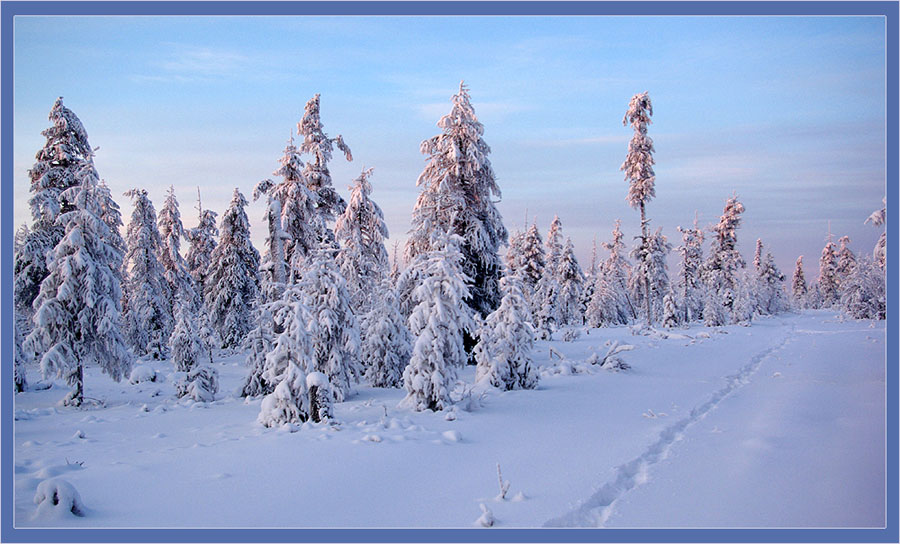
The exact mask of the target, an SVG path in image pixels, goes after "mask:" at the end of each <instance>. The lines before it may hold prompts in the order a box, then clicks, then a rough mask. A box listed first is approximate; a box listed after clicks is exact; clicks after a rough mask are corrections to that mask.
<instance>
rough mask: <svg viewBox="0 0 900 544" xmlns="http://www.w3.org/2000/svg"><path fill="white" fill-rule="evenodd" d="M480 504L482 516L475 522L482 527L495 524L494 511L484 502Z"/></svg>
mask: <svg viewBox="0 0 900 544" xmlns="http://www.w3.org/2000/svg"><path fill="white" fill-rule="evenodd" d="M478 506H480V507H481V517H479V518H478V519H477V520H475V524H476V525H480V526H481V527H492V526H493V525H494V513H493V512H491V510H490V509H489V508H488V507H487V506H485V505H484V503H481V504H479V505H478Z"/></svg>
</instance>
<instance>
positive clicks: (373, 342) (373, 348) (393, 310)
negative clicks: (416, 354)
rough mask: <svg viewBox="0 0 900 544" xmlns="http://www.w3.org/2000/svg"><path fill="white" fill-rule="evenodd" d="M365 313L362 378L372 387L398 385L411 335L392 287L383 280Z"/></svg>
mask: <svg viewBox="0 0 900 544" xmlns="http://www.w3.org/2000/svg"><path fill="white" fill-rule="evenodd" d="M378 293H379V296H378V298H377V300H376V301H375V304H374V305H373V307H372V310H371V311H370V312H369V313H368V314H367V315H366V318H365V320H364V322H365V333H364V334H363V342H362V349H361V350H360V356H361V362H362V365H363V368H364V369H365V376H366V381H367V382H369V384H370V385H372V386H373V387H400V385H401V379H402V377H403V369H404V368H406V365H407V364H409V358H410V352H411V350H412V335H410V333H409V329H407V328H406V323H404V319H403V316H402V315H401V314H400V308H399V306H398V304H397V297H396V296H395V295H394V290H393V289H392V288H391V286H390V285H389V284H388V283H387V282H386V281H384V282H383V283H382V285H381V288H380V289H379V291H378Z"/></svg>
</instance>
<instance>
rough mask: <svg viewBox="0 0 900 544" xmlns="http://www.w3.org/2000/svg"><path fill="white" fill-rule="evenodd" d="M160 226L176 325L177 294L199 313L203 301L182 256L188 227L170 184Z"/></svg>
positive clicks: (162, 257) (162, 256)
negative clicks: (183, 222)
mask: <svg viewBox="0 0 900 544" xmlns="http://www.w3.org/2000/svg"><path fill="white" fill-rule="evenodd" d="M157 225H158V226H159V234H160V238H161V242H162V243H161V245H160V248H159V262H160V264H161V265H162V268H163V274H164V276H165V278H166V287H167V289H166V292H165V296H166V297H167V300H166V304H167V306H166V310H167V312H168V313H169V315H171V316H172V324H173V327H174V324H175V320H176V318H175V308H176V301H175V299H176V298H177V297H179V296H180V297H182V298H183V299H184V303H185V304H187V305H188V307H189V308H190V311H192V312H196V311H197V310H198V309H199V308H200V305H201V303H202V301H201V299H200V297H199V295H198V294H197V292H196V291H195V290H194V282H193V279H192V278H191V276H190V274H189V273H188V269H187V263H186V262H185V260H184V257H182V256H181V239H182V238H185V230H184V225H183V224H182V222H181V212H179V211H178V199H177V198H175V187H174V186H169V191H168V192H167V193H166V199H165V201H164V202H163V207H162V208H161V209H160V210H159V220H158V222H157Z"/></svg>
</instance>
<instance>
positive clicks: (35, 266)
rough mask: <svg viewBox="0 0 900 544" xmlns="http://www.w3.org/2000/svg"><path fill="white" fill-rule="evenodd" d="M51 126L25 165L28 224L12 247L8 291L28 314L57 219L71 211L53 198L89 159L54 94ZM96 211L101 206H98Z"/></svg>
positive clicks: (77, 125) (79, 131)
mask: <svg viewBox="0 0 900 544" xmlns="http://www.w3.org/2000/svg"><path fill="white" fill-rule="evenodd" d="M49 119H50V122H51V123H53V124H52V126H50V127H49V128H47V129H46V130H44V131H43V132H41V135H43V136H44V138H46V142H45V143H44V147H42V148H41V149H40V150H39V151H38V152H37V154H36V155H35V159H36V161H35V163H34V165H33V166H32V167H31V170H29V171H28V177H29V179H30V181H31V187H30V191H31V193H32V196H31V198H30V199H29V200H28V204H29V206H30V207H31V218H32V223H31V228H29V229H28V232H27V234H26V235H25V236H24V240H23V241H22V243H21V245H20V248H19V249H18V250H17V251H16V253H15V257H14V264H13V278H14V283H13V292H14V300H15V307H16V312H18V313H21V314H23V315H26V316H28V317H30V316H31V315H33V312H34V309H35V308H34V307H33V302H34V299H35V298H36V297H37V295H38V292H39V291H40V287H41V282H43V281H44V278H46V277H47V274H49V270H48V269H47V260H48V258H49V256H50V254H51V253H52V252H53V248H54V247H56V245H57V244H58V243H59V241H60V240H61V239H62V237H63V234H64V230H65V229H64V228H63V226H62V225H61V224H60V223H59V222H58V221H57V219H58V218H59V216H60V215H61V214H62V213H65V212H69V211H72V208H71V207H70V206H71V204H69V203H67V202H63V201H61V200H60V199H59V196H60V194H62V193H63V191H65V190H67V189H69V188H71V187H76V186H78V184H79V182H78V179H77V176H78V172H80V171H81V170H82V168H83V167H84V166H85V165H86V164H87V163H89V162H90V161H91V157H92V155H93V151H92V150H91V146H90V143H88V135H87V131H86V130H85V129H84V126H83V125H82V124H81V120H79V119H78V116H77V115H75V113H74V112H72V110H70V109H69V108H67V107H65V106H63V101H62V97H59V98H57V99H56V102H55V103H54V104H53V107H52V108H51V109H50V115H49ZM100 213H101V215H102V212H100Z"/></svg>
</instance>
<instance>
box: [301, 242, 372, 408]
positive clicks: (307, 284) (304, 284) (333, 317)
mask: <svg viewBox="0 0 900 544" xmlns="http://www.w3.org/2000/svg"><path fill="white" fill-rule="evenodd" d="M299 286H300V288H301V290H302V291H303V293H304V295H305V296H306V304H307V305H308V306H309V311H310V313H311V315H312V320H313V322H314V323H315V326H314V327H312V326H311V328H310V332H311V335H312V344H313V360H314V366H313V367H312V368H310V369H308V371H317V372H322V373H323V374H325V375H326V376H328V381H329V382H330V383H331V388H332V391H333V393H334V400H335V401H337V402H343V401H344V399H346V398H347V396H348V395H349V394H350V382H351V380H354V381H359V380H360V378H362V369H361V368H360V366H359V344H360V341H359V325H358V324H357V321H356V317H355V316H354V315H353V309H352V303H351V301H350V293H349V291H348V290H347V282H346V281H345V280H344V277H343V276H341V273H340V271H339V270H338V268H337V264H336V263H335V262H334V251H333V250H332V249H331V248H329V247H327V246H325V245H324V244H323V246H322V247H321V248H320V249H319V250H318V251H316V252H315V253H314V255H313V258H312V261H311V262H310V265H309V267H308V268H307V269H306V271H305V272H304V274H303V279H302V280H301V282H300V284H299Z"/></svg>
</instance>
